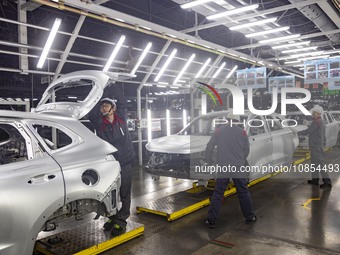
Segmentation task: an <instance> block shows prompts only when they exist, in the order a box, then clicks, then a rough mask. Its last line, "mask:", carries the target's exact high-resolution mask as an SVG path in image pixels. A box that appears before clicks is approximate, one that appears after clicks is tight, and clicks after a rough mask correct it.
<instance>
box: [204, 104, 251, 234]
mask: <svg viewBox="0 0 340 255" xmlns="http://www.w3.org/2000/svg"><path fill="white" fill-rule="evenodd" d="M231 113H232V109H230V113H229V115H228V116H227V119H228V123H227V124H225V125H223V126H222V127H220V128H218V129H217V130H216V131H215V133H214V134H213V136H212V137H211V138H210V141H209V143H208V144H207V147H206V151H205V161H206V162H207V163H208V164H212V155H213V151H214V148H215V146H217V155H216V164H217V165H219V166H221V167H223V166H228V165H230V166H235V168H236V169H238V172H237V173H236V174H235V173H223V176H222V177H223V178H218V179H217V180H216V184H215V190H214V193H213V195H212V197H211V201H210V202H211V203H210V207H209V211H208V218H207V219H206V220H205V223H206V224H207V225H208V226H209V228H214V227H215V225H216V221H217V217H218V213H219V210H220V207H221V205H222V199H223V197H224V192H225V190H226V189H227V186H228V183H229V180H230V178H232V179H233V182H234V185H235V187H236V191H237V195H238V199H239V203H240V206H241V210H242V213H243V216H244V217H245V218H246V223H247V224H250V223H253V222H255V221H256V220H257V218H256V216H255V214H254V211H253V206H252V201H251V197H250V193H249V190H248V186H247V183H248V180H247V176H246V173H241V172H240V171H239V170H240V168H241V166H244V165H246V158H247V156H248V154H249V150H250V149H249V140H248V136H247V134H246V132H245V131H244V130H243V129H241V128H240V127H238V126H237V125H235V124H236V123H237V122H238V123H239V122H240V116H239V115H233V114H231Z"/></svg>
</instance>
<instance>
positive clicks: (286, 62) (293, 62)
mask: <svg viewBox="0 0 340 255" xmlns="http://www.w3.org/2000/svg"><path fill="white" fill-rule="evenodd" d="M300 62H301V61H300V60H294V61H285V65H287V64H295V63H300Z"/></svg>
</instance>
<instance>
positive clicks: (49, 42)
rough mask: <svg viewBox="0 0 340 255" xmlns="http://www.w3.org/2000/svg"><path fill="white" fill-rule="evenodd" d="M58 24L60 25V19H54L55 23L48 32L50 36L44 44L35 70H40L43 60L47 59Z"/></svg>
mask: <svg viewBox="0 0 340 255" xmlns="http://www.w3.org/2000/svg"><path fill="white" fill-rule="evenodd" d="M60 24H61V19H58V18H56V19H55V21H54V24H53V27H52V29H51V31H50V34H49V36H48V38H47V41H46V43H45V46H44V49H43V51H42V53H41V56H40V58H39V61H38V64H37V68H42V67H43V65H44V63H45V60H46V58H47V55H48V52H49V51H50V49H51V46H52V43H53V41H54V38H55V36H56V35H57V32H58V29H59V27H60Z"/></svg>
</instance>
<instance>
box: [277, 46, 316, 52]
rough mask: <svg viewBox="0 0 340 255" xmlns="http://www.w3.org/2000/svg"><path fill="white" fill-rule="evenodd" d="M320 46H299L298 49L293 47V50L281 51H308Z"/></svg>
mask: <svg viewBox="0 0 340 255" xmlns="http://www.w3.org/2000/svg"><path fill="white" fill-rule="evenodd" d="M317 48H318V46H312V47H305V48H298V49H292V50H283V51H281V53H292V52H298V51H307V50H316V49H317Z"/></svg>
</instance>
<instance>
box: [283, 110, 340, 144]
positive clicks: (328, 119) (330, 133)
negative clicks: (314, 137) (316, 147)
mask: <svg viewBox="0 0 340 255" xmlns="http://www.w3.org/2000/svg"><path fill="white" fill-rule="evenodd" d="M286 118H287V119H294V120H296V121H297V122H298V124H299V125H301V124H303V121H304V120H305V119H306V116H305V115H304V114H303V113H301V112H290V113H287V116H286ZM321 118H322V120H323V121H324V123H325V126H326V130H325V144H324V147H325V148H332V147H334V146H335V145H336V144H337V141H338V134H339V131H340V122H339V121H336V120H335V118H334V116H333V115H332V113H331V112H328V111H323V113H322V115H321ZM311 120H312V117H311V116H309V117H308V118H307V121H309V122H311ZM299 140H300V144H299V147H300V148H301V149H305V150H308V149H309V145H308V135H306V134H299Z"/></svg>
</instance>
